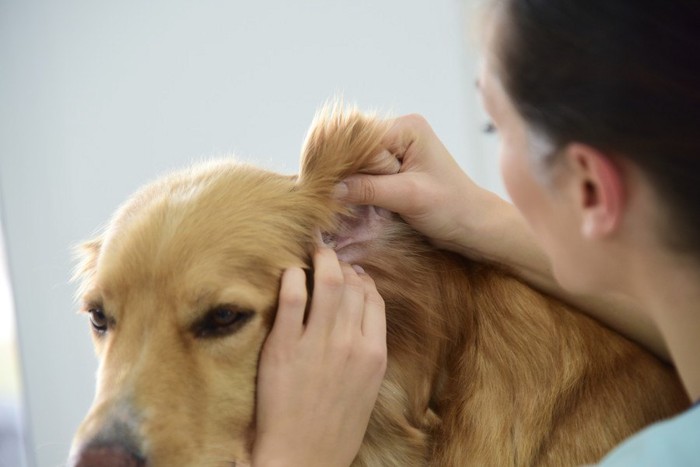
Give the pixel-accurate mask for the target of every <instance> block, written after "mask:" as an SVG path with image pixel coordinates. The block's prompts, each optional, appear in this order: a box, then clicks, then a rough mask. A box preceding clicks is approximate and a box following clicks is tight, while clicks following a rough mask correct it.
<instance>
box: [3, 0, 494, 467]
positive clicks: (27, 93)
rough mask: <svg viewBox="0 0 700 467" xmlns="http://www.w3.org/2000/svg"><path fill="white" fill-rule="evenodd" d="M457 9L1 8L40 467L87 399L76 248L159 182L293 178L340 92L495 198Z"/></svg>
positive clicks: (15, 250) (389, 1)
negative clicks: (430, 138)
mask: <svg viewBox="0 0 700 467" xmlns="http://www.w3.org/2000/svg"><path fill="white" fill-rule="evenodd" d="M465 1H466V0H465ZM466 10H471V5H470V4H469V3H465V2H464V1H458V0H373V1H370V0H346V1H341V0H314V1H311V0H304V1H301V0H299V1H290V0H263V1H247V2H243V1H233V0H231V1H223V0H219V1H216V0H200V1H172V0H154V1H150V2H143V1H139V2H136V1H110V2H106V1H95V0H83V1H80V0H63V1H61V2H56V1H49V0H46V1H29V0H25V1H21V0H16V1H8V0H0V189H1V190H2V191H1V194H2V211H3V212H4V223H5V232H6V241H7V245H8V258H9V262H10V272H11V276H12V279H13V287H14V292H15V303H16V310H17V316H18V326H19V335H20V343H21V352H22V358H23V367H24V380H25V383H26V384H25V390H26V395H27V401H28V414H29V422H30V429H31V433H30V434H31V443H30V444H31V451H32V452H30V455H31V456H32V457H33V459H34V461H35V464H36V465H37V466H42V467H44V466H46V467H49V466H56V465H60V464H61V462H62V461H63V460H64V459H65V456H66V453H67V450H68V447H69V443H70V439H71V436H72V432H73V431H74V430H75V428H76V427H77V425H78V423H79V421H80V420H81V418H82V417H83V416H84V414H85V413H86V411H87V409H88V407H89V405H90V402H91V398H92V394H93V385H94V381H93V379H94V372H95V368H96V361H95V358H94V356H93V352H92V348H91V343H90V338H89V332H88V325H87V320H86V319H85V318H84V317H81V316H77V315H76V314H75V313H74V310H75V309H76V305H75V303H74V302H73V299H72V296H73V293H74V290H75V287H74V285H72V284H69V283H68V282H67V281H68V278H69V276H70V275H71V267H72V262H71V253H70V249H71V247H72V246H73V245H75V244H76V243H78V242H79V241H80V240H81V239H85V238H88V237H90V236H91V234H92V233H93V232H95V231H96V230H97V229H98V227H99V226H100V225H101V224H102V223H104V222H105V221H106V220H107V218H108V217H109V215H110V214H111V212H112V211H113V210H114V209H115V208H116V207H117V205H118V204H119V203H120V202H121V201H122V200H124V199H125V198H126V197H127V196H128V195H129V194H130V193H131V192H132V191H134V190H135V189H136V188H137V187H139V186H140V185H142V184H143V183H145V182H147V181H148V180H150V179H152V178H154V177H155V176H157V175H158V174H160V173H162V172H164V171H168V170H170V169H173V168H177V167H181V166H183V165H186V164H188V163H189V162H190V161H192V160H194V159H198V158H201V157H206V156H211V155H222V154H225V153H230V152H234V153H236V154H237V155H238V156H239V157H241V158H244V159H247V160H251V161H255V162H256V163H258V164H260V165H262V166H265V167H268V168H271V169H273V170H275V171H279V172H285V173H293V172H295V171H296V168H297V156H298V152H299V147H300V144H301V142H302V139H303V136H304V133H305V130H306V128H307V126H308V124H309V122H310V120H311V117H312V116H313V113H314V111H315V109H316V107H318V106H319V105H320V104H321V103H322V102H323V101H324V100H326V99H327V98H329V97H331V96H333V95H334V94H336V93H338V92H343V94H344V95H345V97H346V100H348V101H352V102H356V103H357V104H358V105H359V106H360V107H361V108H366V109H382V110H388V111H391V112H393V113H395V114H403V113H410V112H419V113H422V114H423V115H425V116H426V117H427V118H428V119H429V120H430V121H431V123H432V124H433V126H434V128H435V130H436V131H437V133H438V134H439V135H440V136H441V137H442V138H443V140H444V141H445V143H446V145H447V147H448V148H449V149H450V150H451V151H452V152H453V154H454V155H455V156H456V157H457V158H458V159H459V160H460V162H461V163H462V165H463V166H464V167H465V168H466V169H467V170H468V171H469V172H470V173H471V174H472V176H473V177H474V178H475V179H476V180H477V181H479V182H480V183H482V184H485V185H486V186H488V187H490V188H492V189H496V190H499V191H500V188H499V187H500V185H499V183H498V182H497V168H496V166H497V164H496V160H495V157H496V156H495V151H494V150H493V146H494V144H493V143H492V142H488V141H486V140H485V137H484V136H483V135H481V134H480V132H479V131H480V127H481V126H482V124H483V123H484V120H483V114H482V113H480V112H479V111H477V107H478V101H477V98H476V91H475V89H474V80H475V77H476V71H475V70H476V67H475V60H474V56H473V51H470V49H469V48H470V46H469V42H468V40H467V34H466V33H465V27H466V26H467V25H468V24H469V22H468V18H467V14H465V11H466ZM486 153H490V154H489V155H485V156H484V157H482V154H486ZM465 202H468V200H465ZM5 311H7V310H5Z"/></svg>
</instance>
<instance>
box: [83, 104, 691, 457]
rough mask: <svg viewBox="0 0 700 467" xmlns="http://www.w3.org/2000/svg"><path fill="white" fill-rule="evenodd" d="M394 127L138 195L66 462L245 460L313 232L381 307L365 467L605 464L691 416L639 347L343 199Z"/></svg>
mask: <svg viewBox="0 0 700 467" xmlns="http://www.w3.org/2000/svg"><path fill="white" fill-rule="evenodd" d="M386 131H387V123H385V122H384V121H382V120H378V119H375V118H373V117H371V116H367V115H363V114H361V113H359V112H357V111H354V110H342V109H340V106H339V105H337V104H336V105H334V106H329V107H327V108H326V109H325V110H323V111H321V112H320V113H319V115H317V117H316V120H315V121H314V123H313V125H312V127H311V129H310V131H309V134H308V136H307V140H306V142H305V144H304V147H303V149H302V161H301V171H300V174H299V176H298V177H290V176H283V175H278V174H275V173H270V172H267V171H264V170H260V169H258V168H255V167H252V166H250V165H246V164H241V163H237V162H234V161H218V162H210V163H204V164H201V165H195V166H194V167H191V168H189V169H187V170H184V171H181V172H176V173H173V174H171V175H168V176H165V177H163V178H161V179H159V180H157V181H155V182H153V183H151V184H149V185H147V186H146V187H144V188H143V189H141V190H140V191H139V192H138V193H136V194H135V195H134V196H133V197H131V198H130V199H129V200H128V201H127V202H126V203H125V204H124V205H122V206H121V207H120V208H119V210H118V211H117V212H116V213H115V214H114V216H113V217H112V219H111V221H110V222H109V224H108V225H107V227H106V228H105V229H104V232H103V233H102V234H101V235H100V236H99V237H97V238H95V239H93V240H91V241H89V242H87V243H86V244H85V245H83V247H82V249H81V253H80V260H79V265H78V267H77V278H78V280H79V281H80V287H79V294H80V297H81V301H82V303H83V309H84V311H85V313H87V314H89V317H90V321H91V326H92V334H93V338H94V344H95V348H96V352H97V355H98V357H99V362H100V363H99V370H98V373H97V388H96V395H95V399H94V403H93V405H92V408H91V409H90V411H89V413H88V415H87V417H86V418H85V420H84V421H83V422H82V424H81V426H80V428H79V430H78V432H77V434H76V435H75V439H74V442H73V447H72V452H71V460H70V465H74V466H107V465H124V466H137V465H150V466H156V467H162V466H166V467H172V466H233V465H247V464H249V462H250V451H251V446H252V444H253V442H254V436H255V426H254V419H255V417H254V415H255V413H254V412H255V390H256V372H257V366H258V356H259V353H260V350H261V346H262V345H263V342H264V341H265V338H266V336H267V334H268V332H269V330H270V327H271V325H272V322H273V318H274V314H275V311H276V307H277V299H278V288H279V284H280V276H281V274H282V272H283V270H284V269H285V268H288V267H290V266H300V267H305V268H309V267H310V258H311V253H312V252H313V251H314V249H315V248H316V246H317V245H318V242H319V241H320V240H319V236H320V235H319V232H323V236H322V237H323V240H324V241H325V242H326V243H327V244H329V245H332V246H334V247H335V249H336V250H337V251H338V254H339V256H340V257H341V259H342V258H346V259H348V260H350V261H352V262H353V263H355V264H359V265H360V266H362V267H363V268H364V269H365V270H366V271H367V273H368V274H369V275H371V276H372V277H373V278H374V279H375V281H376V284H377V287H378V289H379V291H380V293H381V295H382V296H383V297H384V299H385V302H386V307H387V328H388V331H387V332H388V336H387V340H388V342H387V345H388V352H389V357H388V368H387V372H386V376H385V380H384V382H383V385H382V387H381V390H380V393H379V397H378V400H377V403H376V406H375V408H374V412H373V414H372V417H371V420H370V423H369V427H368V430H367V433H366V435H365V438H364V441H363V443H362V447H361V449H360V451H359V453H358V455H357V457H356V459H355V461H354V464H353V465H355V466H423V465H432V466H466V465H483V466H500V465H517V466H529V465H555V466H562V465H576V464H581V463H589V462H595V461H596V460H598V459H600V458H601V456H603V455H604V453H606V452H607V451H608V450H610V449H611V448H612V447H614V446H615V445H616V444H617V443H619V442H620V441H622V440H623V439H624V438H625V437H627V436H629V435H631V434H632V433H634V432H635V431H637V430H639V429H641V428H642V427H644V426H645V425H648V424H650V423H652V422H654V421H656V420H660V419H663V418H665V417H669V416H671V415H673V414H675V413H677V412H679V411H680V410H682V409H683V408H684V407H686V406H687V405H688V400H687V397H686V395H685V393H684V392H683V389H682V387H681V385H680V383H679V381H678V379H677V377H676V375H675V372H674V371H673V369H672V368H670V367H668V366H667V365H665V364H664V363H662V362H660V361H658V360H657V359H656V358H654V357H653V356H652V355H650V354H649V353H647V352H645V351H644V350H642V349H641V348H639V347H638V346H637V345H635V344H634V343H632V342H630V341H628V340H626V339H624V338H622V337H620V336H619V335H617V334H615V333H613V332H611V331H609V330H608V329H607V328H605V327H603V326H601V325H600V324H598V323H597V322H595V321H593V320H591V319H590V318H588V317H586V316H584V315H582V314H579V313H577V312H575V311H573V310H571V309H569V308H567V307H566V306H564V305H563V304H561V303H559V302H557V301H556V300H554V299H552V298H550V297H548V296H545V295H543V294H541V293H539V292H537V291H535V290H533V289H531V288H530V287H528V286H526V285H524V284H523V283H521V282H520V281H518V280H517V279H515V278H513V277H511V276H509V275H508V274H506V273H505V272H503V271H501V270H499V269H497V268H495V267H493V266H489V265H486V264H480V263H477V262H473V261H470V260H467V259H465V258H463V257H460V256H458V255H456V254H452V253H449V252H446V251H441V250H438V249H436V248H435V247H434V246H432V245H431V244H430V243H429V242H428V241H427V240H426V239H425V238H424V237H422V236H421V235H419V234H418V233H416V232H415V231H414V230H412V229H411V228H410V227H409V226H408V225H407V224H405V223H404V222H402V221H401V219H400V218H398V216H396V215H393V214H391V213H387V212H384V211H382V210H380V209H376V208H374V207H364V208H352V207H348V206H342V205H341V204H340V203H338V202H337V201H335V200H334V197H333V189H334V186H335V185H336V183H338V182H339V181H340V180H342V179H344V178H345V177H347V176H349V175H351V174H354V173H358V172H367V171H371V170H372V163H373V156H374V155H376V154H377V152H378V151H379V148H380V146H381V141H382V137H383V135H384V134H385V132H386ZM465 202H468V201H467V200H465Z"/></svg>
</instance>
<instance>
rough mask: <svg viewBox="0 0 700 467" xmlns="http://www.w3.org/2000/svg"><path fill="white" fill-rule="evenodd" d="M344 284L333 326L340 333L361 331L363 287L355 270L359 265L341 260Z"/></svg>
mask: <svg viewBox="0 0 700 467" xmlns="http://www.w3.org/2000/svg"><path fill="white" fill-rule="evenodd" d="M340 267H341V269H342V271H343V277H344V281H345V283H344V285H343V294H342V299H341V303H340V306H339V307H338V310H337V321H336V326H335V328H336V329H337V331H338V332H339V333H341V334H346V335H352V334H358V335H359V334H361V332H362V315H363V312H364V305H365V303H364V302H365V287H364V283H363V281H362V279H360V277H359V276H358V273H357V271H358V270H362V269H361V268H360V267H359V266H351V265H349V264H347V263H343V262H341V264H340Z"/></svg>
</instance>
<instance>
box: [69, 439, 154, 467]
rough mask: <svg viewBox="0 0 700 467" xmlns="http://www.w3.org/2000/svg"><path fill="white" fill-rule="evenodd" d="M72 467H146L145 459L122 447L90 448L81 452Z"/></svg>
mask: <svg viewBox="0 0 700 467" xmlns="http://www.w3.org/2000/svg"><path fill="white" fill-rule="evenodd" d="M69 465H70V466H72V467H144V466H145V465H146V462H145V460H144V459H143V458H141V457H139V456H137V455H136V454H133V453H132V452H130V451H128V450H127V449H126V448H124V447H123V446H120V445H116V444H115V445H99V446H88V447H86V448H85V449H83V450H81V451H80V452H79V453H78V454H77V456H75V458H74V459H72V462H70V463H69Z"/></svg>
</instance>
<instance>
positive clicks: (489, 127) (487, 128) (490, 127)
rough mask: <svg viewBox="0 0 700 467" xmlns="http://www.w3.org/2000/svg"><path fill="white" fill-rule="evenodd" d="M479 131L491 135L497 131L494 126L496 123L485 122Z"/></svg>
mask: <svg viewBox="0 0 700 467" xmlns="http://www.w3.org/2000/svg"><path fill="white" fill-rule="evenodd" d="M481 131H482V132H484V133H485V134H487V135H492V134H494V133H497V132H498V129H497V128H496V125H494V124H493V122H486V123H484V125H483V126H482V127H481Z"/></svg>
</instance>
